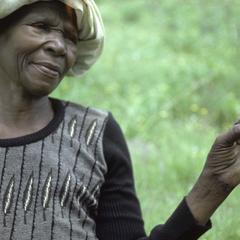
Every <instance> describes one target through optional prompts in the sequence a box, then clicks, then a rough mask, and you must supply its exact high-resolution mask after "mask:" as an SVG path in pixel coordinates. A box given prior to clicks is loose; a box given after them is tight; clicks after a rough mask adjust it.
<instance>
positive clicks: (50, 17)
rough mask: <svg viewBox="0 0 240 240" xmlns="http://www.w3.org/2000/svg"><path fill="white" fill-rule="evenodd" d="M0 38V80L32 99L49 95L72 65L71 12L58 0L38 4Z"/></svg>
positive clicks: (74, 46)
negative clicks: (32, 97) (8, 82)
mask: <svg viewBox="0 0 240 240" xmlns="http://www.w3.org/2000/svg"><path fill="white" fill-rule="evenodd" d="M26 9H27V10H26V14H24V15H23V17H22V18H20V19H19V20H18V21H16V23H14V24H13V26H11V27H9V29H7V31H6V32H4V33H3V34H2V35H1V36H0V44H1V49H0V59H1V61H0V78H1V80H2V79H3V80H4V81H5V80H6V81H10V82H11V85H12V84H13V85H14V86H17V89H20V91H22V90H23V91H24V92H25V93H27V94H30V95H32V96H45V95H48V94H49V93H51V92H52V91H53V90H54V89H55V88H56V87H57V86H58V84H59V83H60V81H61V80H62V79H63V77H64V75H65V74H66V73H67V72H68V70H69V69H70V68H71V67H72V66H73V65H74V63H75V60H76V54H77V40H78V36H77V26H76V23H75V21H74V19H75V18H74V17H75V16H74V14H75V13H74V11H73V10H71V9H69V8H67V7H66V5H64V4H63V3H61V2H59V1H51V2H37V3H34V4H31V5H30V6H28V7H26Z"/></svg>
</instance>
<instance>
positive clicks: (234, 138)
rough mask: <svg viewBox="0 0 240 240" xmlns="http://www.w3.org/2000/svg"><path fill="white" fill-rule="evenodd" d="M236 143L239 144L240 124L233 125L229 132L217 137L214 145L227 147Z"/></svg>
mask: <svg viewBox="0 0 240 240" xmlns="http://www.w3.org/2000/svg"><path fill="white" fill-rule="evenodd" d="M238 141H239V142H240V123H235V124H234V126H233V127H232V128H231V129H230V130H229V131H227V132H226V133H224V134H222V135H220V136H218V137H217V139H216V141H215V144H217V145H222V146H226V147H228V146H232V145H233V144H234V143H235V142H238Z"/></svg>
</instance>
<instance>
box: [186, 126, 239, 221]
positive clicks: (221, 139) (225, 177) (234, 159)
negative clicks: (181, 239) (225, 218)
mask: <svg viewBox="0 0 240 240" xmlns="http://www.w3.org/2000/svg"><path fill="white" fill-rule="evenodd" d="M238 142H240V124H239V123H237V124H235V125H234V126H233V127H232V129H230V130H229V131H228V132H226V133H224V134H222V135H220V136H218V137H217V138H216V140H215V142H214V144H213V146H212V148H211V150H210V152H209V154H208V157H207V160H206V163H205V165H204V168H203V171H202V173H201V174H200V176H199V178H198V180H197V182H196V183H195V184H194V186H193V188H192V190H191V191H190V192H189V194H188V195H187V196H186V201H187V204H188V206H189V209H190V210H191V212H192V214H193V216H194V218H195V219H196V221H197V222H198V223H199V224H200V225H205V224H206V223H207V221H208V220H209V218H210V217H211V216H212V214H213V213H214V212H215V210H216V209H217V208H218V207H219V206H220V205H221V204H222V202H223V201H224V200H225V199H226V198H227V197H228V195H229V194H230V193H231V191H232V190H233V189H234V187H236V186H237V185H238V184H239V183H240V145H238Z"/></svg>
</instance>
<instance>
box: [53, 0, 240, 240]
mask: <svg viewBox="0 0 240 240" xmlns="http://www.w3.org/2000/svg"><path fill="white" fill-rule="evenodd" d="M97 2H98V5H99V7H100V9H101V12H102V15H103V18H104V22H105V25H106V46H105V51H104V54H103V56H102V57H101V60H100V61H99V62H98V63H97V64H96V65H95V66H94V67H93V68H92V70H91V71H90V72H89V73H87V74H86V75H85V76H83V77H81V78H66V79H65V80H64V81H63V82H62V84H61V86H60V87H59V88H58V89H57V90H56V91H55V93H54V94H53V95H54V96H55V97H60V98H64V99H68V100H71V101H75V102H79V103H82V104H85V105H90V106H95V107H98V108H102V109H106V110H110V111H111V112H113V114H114V116H115V118H116V119H117V120H118V122H119V123H120V125H121V126H122V128H123V131H124V133H125V135H126V138H127V141H128V144H129V148H130V151H131V154H132V159H133V165H134V173H135V178H136V188H137V192H138V195H139V198H140V201H141V206H142V210H143V215H144V220H145V225H146V230H147V232H149V231H150V230H151V228H152V227H153V226H155V225H156V224H158V223H163V222H164V221H165V220H166V219H167V218H168V217H169V215H170V214H171V213H172V211H174V209H175V208H176V206H177V204H178V203H179V202H180V201H181V200H182V198H183V196H184V195H186V194H187V192H188V191H189V190H190V189H191V187H192V185H193V183H194V182H195V181H196V179H197V177H198V175H199V173H200V171H201V169H202V166H203V164H204V161H205V159H206V155H207V153H208V150H209V148H210V146H211V144H212V142H213V141H214V139H215V137H216V135H217V134H218V133H220V132H222V131H225V130H226V129H227V128H229V127H230V126H231V125H232V124H233V122H234V121H236V120H237V119H238V116H239V113H240V101H239V95H240V91H239V89H240V79H239V70H240V68H239V67H240V66H239V63H240V61H239V57H240V54H239V53H240V49H239V47H240V1H239V0H121V1H116V0H99V1H97ZM239 217H240V191H239V190H238V189H236V190H235V191H234V192H233V193H232V195H231V196H230V197H229V198H228V200H227V201H226V202H225V203H224V204H223V205H222V206H221V207H220V209H219V210H218V211H217V212H216V214H215V215H214V217H213V218H212V221H213V225H214V228H213V229H212V230H211V231H209V232H208V233H207V234H206V235H204V236H203V237H202V238H201V239H203V240H204V239H205V240H229V239H230V240H237V239H240V228H239V227H238V226H239V223H240V218H239Z"/></svg>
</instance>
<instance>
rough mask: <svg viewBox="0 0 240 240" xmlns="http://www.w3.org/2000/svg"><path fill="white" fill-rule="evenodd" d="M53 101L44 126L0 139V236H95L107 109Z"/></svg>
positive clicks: (62, 239)
mask: <svg viewBox="0 0 240 240" xmlns="http://www.w3.org/2000/svg"><path fill="white" fill-rule="evenodd" d="M52 102H53V106H54V108H55V112H56V114H55V117H54V119H53V120H52V121H51V122H50V123H49V124H48V126H47V127H45V128H44V129H42V130H40V131H39V132H37V133H34V134H31V135H27V136H24V137H20V138H15V139H8V140H0V158H1V161H0V211H1V214H0V239H4V240H5V239H10V240H12V239H18V240H30V239H31V240H32V239H36V240H48V239H49V240H52V239H56V240H68V239H69V240H85V239H88V240H96V239H97V237H96V234H95V222H94V216H95V214H96V211H97V207H98V197H99V194H100V189H101V186H102V184H103V182H104V175H105V173H106V171H107V166H106V163H105V160H104V156H103V149H102V138H103V130H104V126H105V122H106V118H107V113H105V112H102V111H99V110H96V109H89V108H84V107H82V106H79V105H76V104H73V103H65V102H60V101H58V100H52Z"/></svg>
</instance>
